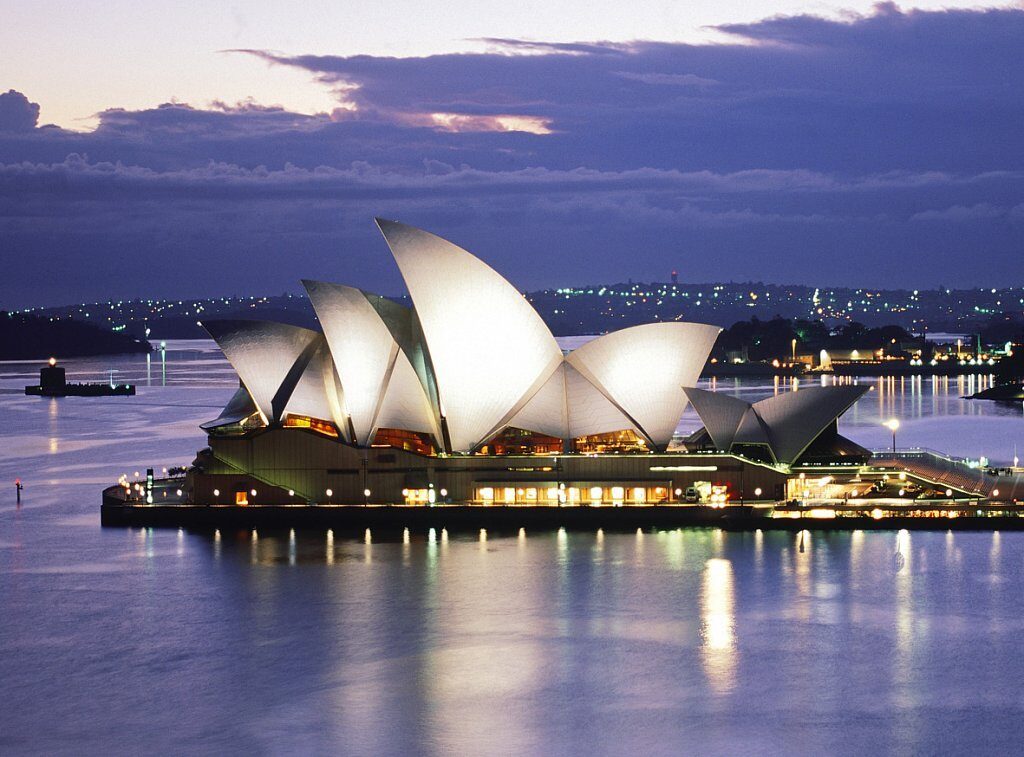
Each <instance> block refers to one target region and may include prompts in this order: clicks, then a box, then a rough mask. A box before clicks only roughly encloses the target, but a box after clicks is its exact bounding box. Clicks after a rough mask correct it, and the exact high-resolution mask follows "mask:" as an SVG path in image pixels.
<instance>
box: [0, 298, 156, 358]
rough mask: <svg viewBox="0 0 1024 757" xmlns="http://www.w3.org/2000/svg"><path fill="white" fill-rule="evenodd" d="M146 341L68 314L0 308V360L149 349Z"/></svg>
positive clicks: (117, 352)
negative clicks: (48, 314)
mask: <svg viewBox="0 0 1024 757" xmlns="http://www.w3.org/2000/svg"><path fill="white" fill-rule="evenodd" d="M151 350H152V347H151V346H150V344H149V342H147V341H146V340H144V339H136V338H135V337H132V336H128V335H127V334H120V333H116V332H114V331H110V330H109V329H104V328H101V327H99V326H94V325H93V324H91V323H82V322H80V321H73V320H71V319H70V318H61V319H54V320H50V319H49V318H46V317H40V316H33V315H24V314H20V313H7V312H5V311H2V310H0V360H32V359H35V358H41V359H45V358H48V357H51V356H54V357H59V358H65V357H81V356H87V355H113V354H119V353H128V352H143V353H145V352H149V351H151Z"/></svg>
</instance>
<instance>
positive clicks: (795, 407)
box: [686, 386, 868, 463]
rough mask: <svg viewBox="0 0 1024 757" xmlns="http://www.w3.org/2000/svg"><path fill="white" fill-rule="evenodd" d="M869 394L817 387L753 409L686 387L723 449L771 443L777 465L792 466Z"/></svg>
mask: <svg viewBox="0 0 1024 757" xmlns="http://www.w3.org/2000/svg"><path fill="white" fill-rule="evenodd" d="M867 390H868V388H867V387H866V386H812V387H808V388H806V389H799V390H796V391H792V392H785V393H783V394H778V395H775V396H773V397H768V398H766V399H763V400H760V401H758V402H755V403H753V404H750V403H748V402H744V401H743V400H741V399H737V398H735V397H729V396H727V395H721V394H716V393H714V392H709V391H706V390H704V389H694V388H687V389H686V394H687V395H688V396H689V398H690V401H691V402H692V403H693V406H694V409H695V410H696V411H697V414H698V415H699V416H700V419H701V421H703V423H704V429H705V430H706V431H707V432H708V435H709V436H710V437H711V439H712V441H713V442H714V443H715V446H716V447H718V449H721V450H726V451H728V450H729V448H730V447H731V446H732V445H733V444H766V445H768V447H769V448H770V449H771V451H772V454H773V455H774V456H775V459H776V460H777V461H779V462H780V463H792V462H794V461H796V460H797V459H798V458H799V457H800V455H801V454H803V452H804V450H806V449H807V447H808V446H809V445H810V444H811V442H813V441H814V440H815V439H816V438H817V437H818V435H819V434H821V432H822V431H824V430H825V429H826V428H828V426H829V424H831V423H832V422H833V421H835V420H836V419H837V418H838V417H839V416H840V415H842V414H843V413H844V412H846V410H847V409H848V408H849V407H850V406H851V405H852V404H853V403H854V402H856V401H857V400H858V399H859V398H860V397H861V396H862V395H863V394H864V393H865V392H866V391H867Z"/></svg>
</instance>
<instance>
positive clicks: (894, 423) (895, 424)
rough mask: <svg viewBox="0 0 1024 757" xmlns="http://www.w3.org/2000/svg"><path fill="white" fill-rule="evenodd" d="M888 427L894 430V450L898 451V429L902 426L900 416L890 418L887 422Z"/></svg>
mask: <svg viewBox="0 0 1024 757" xmlns="http://www.w3.org/2000/svg"><path fill="white" fill-rule="evenodd" d="M885 425H886V427H887V428H888V429H889V430H890V431H892V451H893V452H894V453H895V452H896V429H898V428H899V427H900V421H899V418H890V419H889V420H887V421H886V422H885Z"/></svg>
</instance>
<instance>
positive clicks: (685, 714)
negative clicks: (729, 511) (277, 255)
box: [0, 343, 1024, 754]
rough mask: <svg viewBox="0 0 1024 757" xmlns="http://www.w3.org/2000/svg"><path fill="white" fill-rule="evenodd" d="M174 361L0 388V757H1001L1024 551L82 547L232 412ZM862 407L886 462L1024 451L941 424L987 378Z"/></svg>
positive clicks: (927, 547) (1002, 429)
mask: <svg viewBox="0 0 1024 757" xmlns="http://www.w3.org/2000/svg"><path fill="white" fill-rule="evenodd" d="M168 347H169V350H168V353H167V357H166V363H164V362H163V361H162V360H161V357H160V355H159V354H158V355H156V356H154V357H153V358H152V359H151V360H150V362H149V365H148V366H147V362H146V360H145V358H116V359H95V360H82V361H67V363H66V365H67V367H68V375H69V379H71V378H73V379H75V380H89V381H96V380H103V378H104V377H106V376H107V375H108V374H107V370H109V369H111V368H114V369H117V370H118V373H116V374H115V378H116V380H117V381H119V382H125V381H129V382H133V383H137V384H139V387H140V388H139V394H138V396H137V397H135V398H74V399H62V400H46V399H40V398H35V397H25V396H24V395H22V394H21V390H22V389H21V388H22V386H23V385H24V384H26V383H32V381H31V379H33V378H34V377H35V376H36V375H37V374H36V370H37V368H38V366H37V365H36V364H35V363H21V364H12V363H7V364H0V423H2V427H3V429H4V431H3V436H2V444H0V681H2V687H3V688H2V690H3V692H4V696H3V698H2V700H3V701H2V703H0V752H2V753H3V754H22V753H39V752H45V753H67V754H83V753H104V754H117V753H124V754H128V753H139V752H141V751H144V750H156V751H159V752H176V753H198V754H224V753H280V752H297V753H328V752H330V753H350V754H442V753H445V754H450V753H472V754H476V753H494V754H557V753H590V754H622V753H651V754H678V753H704V754H737V753H777V752H783V751H784V752H790V753H792V752H796V753H865V752H878V753H936V752H946V751H952V750H962V751H967V750H971V751H972V752H975V753H993V754H994V753H1000V754H1003V753H1007V752H1010V751H1016V750H1017V749H1018V748H1019V740H1018V739H1017V738H1016V734H1017V733H1018V729H1019V723H1020V720H1021V717H1022V712H1021V710H1022V708H1024V696H1022V688H1021V681H1024V656H1022V655H1021V654H1020V651H1019V640H1020V638H1021V634H1022V632H1024V591H1022V590H1021V587H1022V583H1024V533H956V534H953V533H946V532H915V533H912V534H910V533H902V534H900V533H896V532H878V533H866V532H852V533H835V534H824V533H816V532H804V533H802V534H784V533H771V532H765V533H756V532H755V533H726V532H722V531H717V530H680V531H662V532H642V533H639V534H636V533H628V534H621V533H601V532H594V533H590V532H585V533H584V532H573V533H565V532H550V533H525V534H519V535H516V534H511V535H501V536H499V535H495V534H473V535H460V534H447V533H443V532H442V533H436V532H435V533H432V534H431V533H410V534H409V535H408V538H407V539H404V538H401V537H397V538H394V539H392V540H390V541H382V540H381V539H380V538H374V536H373V535H372V534H371V535H370V536H369V538H366V537H365V536H364V535H359V536H358V537H357V538H352V537H348V536H345V535H342V534H331V533H326V532H310V533H307V532H299V533H295V534H292V533H289V532H283V533H252V532H242V533H219V534H208V533H202V534H200V533H188V532H184V531H177V530H152V531H149V530H129V529H125V530H121V529H101V528H100V527H99V513H98V505H99V491H100V489H101V488H102V487H103V486H106V485H108V484H109V483H110V482H111V481H113V480H116V478H117V476H118V475H120V474H121V473H125V472H127V473H133V472H134V471H136V470H140V469H144V468H145V467H146V466H147V465H151V466H155V467H156V468H157V469H158V470H159V469H160V468H161V467H163V466H172V465H182V464H187V463H188V462H189V461H190V460H191V459H192V457H193V455H194V453H195V451H196V449H197V448H198V447H200V446H202V443H203V439H202V434H201V432H200V431H199V430H198V428H197V426H198V424H199V423H200V422H202V421H204V420H207V419H209V418H211V417H213V416H214V415H216V414H217V412H218V411H219V408H220V407H221V406H222V405H223V403H224V402H225V401H226V399H227V398H228V397H229V396H230V394H231V392H232V391H233V388H234V386H235V385H236V383H235V379H234V375H233V372H232V371H231V369H230V367H229V366H228V365H227V363H225V362H224V361H223V359H222V358H221V357H220V355H219V353H217V352H216V351H215V350H214V349H212V348H211V347H210V346H209V345H184V344H175V343H171V344H169V345H168ZM862 381H867V382H868V383H870V384H872V385H874V386H875V387H876V388H875V390H874V391H872V392H870V393H868V394H867V395H865V397H864V398H863V399H862V400H861V401H860V402H858V404H857V405H856V406H855V407H854V408H853V409H852V410H851V411H850V412H849V413H848V414H847V415H846V416H844V418H843V419H842V420H841V422H840V431H841V432H842V433H844V434H846V435H847V436H849V437H851V438H852V439H854V440H855V441H858V442H860V443H862V444H865V445H866V446H869V447H885V446H888V445H890V444H891V434H890V432H889V430H888V429H887V428H885V427H883V426H882V425H881V422H882V421H883V420H885V419H887V418H889V417H898V418H900V420H901V426H900V430H899V431H898V439H897V443H898V445H899V446H901V447H902V446H910V445H920V446H927V447H931V448H936V449H940V450H942V451H946V452H950V453H954V454H958V455H966V456H972V457H978V456H980V455H986V456H988V457H989V458H991V459H992V460H993V461H995V462H1008V461H1009V460H1010V458H1011V457H1012V455H1013V448H1014V444H1015V443H1020V444H1021V447H1022V448H1024V418H1022V415H1021V409H1020V407H1019V406H1013V405H1010V406H1000V405H995V404H993V403H981V402H969V401H965V400H962V399H960V396H961V395H963V394H968V393H970V392H971V391H973V390H975V387H976V386H977V382H979V381H983V379H974V380H973V381H974V382H975V386H971V380H970V379H966V378H965V379H963V380H962V381H958V380H957V379H949V380H948V382H947V380H946V379H938V378H937V379H931V378H927V377H926V378H922V379H910V378H907V379H895V380H887V379H881V380H878V379H862ZM717 388H718V389H719V390H723V391H730V392H734V393H737V394H739V395H740V396H743V397H744V398H748V399H757V398H758V397H760V396H767V395H768V394H771V393H772V392H773V391H775V386H774V382H772V381H771V380H767V381H765V380H757V381H750V380H744V381H731V380H729V381H726V380H719V381H718V385H717ZM781 388H783V389H784V388H785V387H784V386H783V387H781ZM978 388H980V387H978ZM695 423H696V420H695V417H691V416H689V415H688V416H687V417H686V418H684V420H683V423H682V424H681V429H683V430H686V429H687V428H688V427H689V426H688V424H690V426H692V425H694V424H695ZM15 477H20V478H21V479H22V480H23V481H24V483H25V491H24V493H23V502H22V504H21V506H20V507H19V506H17V505H16V504H15V490H14V485H13V481H14V479H15Z"/></svg>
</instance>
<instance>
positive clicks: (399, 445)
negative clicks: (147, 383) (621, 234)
mask: <svg viewBox="0 0 1024 757" xmlns="http://www.w3.org/2000/svg"><path fill="white" fill-rule="evenodd" d="M377 223H378V226H379V227H380V230H381V232H382V233H383V235H384V238H385V240H386V242H387V244H388V246H389V247H390V249H391V252H392V254H393V255H394V258H395V261H396V263H397V264H398V267H399V270H400V271H401V274H402V276H403V278H404V280H405V283H406V286H407V288H408V290H409V294H410V295H411V300H412V303H413V306H412V307H411V308H410V307H405V306H403V305H400V304H398V303H396V302H394V301H392V300H389V299H386V298H384V297H381V296H378V295H374V294H370V293H367V292H363V291H360V290H358V289H355V288H352V287H348V286H343V285H339V284H330V283H324V282H317V281H304V282H303V284H304V286H305V288H306V291H307V293H308V296H309V298H310V301H311V303H312V305H313V308H314V310H315V312H316V315H317V318H318V320H319V322H320V326H321V330H320V331H314V330H310V329H305V328H300V327H297V326H291V325H287V324H282V323H270V322H266V321H244V320H231V321H209V322H204V324H203V325H204V327H205V328H206V329H207V330H208V331H209V333H210V335H211V336H212V337H213V338H214V339H215V340H216V341H217V343H218V344H219V345H220V347H221V349H222V350H223V352H224V355H225V356H226V358H227V359H228V360H229V361H230V362H231V364H232V365H233V366H234V368H235V370H236V371H237V373H238V376H239V379H240V388H239V390H238V392H237V393H236V394H235V396H234V397H232V399H231V401H230V402H229V403H228V405H227V407H225V408H224V410H223V412H222V413H221V414H220V416H219V417H218V418H217V419H215V420H212V421H210V422H208V423H205V424H203V429H204V430H205V431H206V432H207V434H208V439H209V447H208V448H207V449H206V450H203V451H202V452H201V453H200V454H199V456H198V457H197V459H196V463H195V465H194V466H193V468H192V470H191V472H190V473H189V476H188V479H187V482H186V493H185V499H186V501H189V502H193V503H206V504H237V505H250V504H298V503H311V504H409V505H413V504H436V503H441V502H454V503H471V504H479V505H513V504H514V505H564V506H571V505H647V504H659V503H665V504H670V503H682V502H690V503H694V502H702V503H711V504H715V503H718V504H721V503H725V502H730V503H734V502H740V501H770V502H774V501H779V500H784V499H788V498H790V497H792V496H793V493H794V491H795V490H797V489H799V488H801V487H803V486H805V484H804V483H803V482H804V481H805V480H806V476H807V472H808V471H810V472H811V473H812V474H813V475H814V476H815V477H816V479H815V480H825V478H828V480H829V486H831V487H832V489H834V490H835V491H833V492H832V493H833V494H838V496H844V492H847V491H848V488H849V486H848V484H847V483H843V481H842V480H841V479H842V477H843V475H846V476H847V477H848V478H852V477H853V476H854V475H855V473H854V471H855V470H859V467H860V466H862V465H863V464H864V463H865V462H866V461H867V460H868V458H869V457H870V453H868V452H867V450H865V449H863V448H861V447H859V446H858V445H856V444H854V443H852V442H850V441H849V440H846V439H844V438H843V437H842V436H840V435H839V434H838V432H837V418H838V416H839V415H840V414H841V413H843V412H844V411H845V410H846V409H847V408H849V407H850V406H851V405H852V404H853V402H855V401H856V399H857V398H858V397H859V396H860V395H861V394H862V393H863V392H864V391H866V388H864V387H857V386H843V387H829V388H820V387H819V388H811V389H801V390H800V391H799V392H792V393H787V394H784V395H779V396H777V397H773V398H769V399H768V400H764V401H761V402H758V403H755V404H753V405H750V404H747V403H745V402H742V401H740V400H737V399H734V398H731V397H726V396H724V395H719V394H715V393H711V392H706V391H702V390H698V389H695V388H694V387H695V385H696V382H697V379H698V377H699V375H700V372H701V370H702V368H703V367H704V365H705V362H706V360H707V358H708V354H709V353H710V351H711V348H712V346H713V345H714V342H715V339H716V338H717V336H718V333H719V331H720V329H719V328H718V327H715V326H708V325H704V324H695V323H679V322H674V323H652V324H646V325H641V326H634V327H630V328H626V329H623V330H621V331H616V332H611V333H608V334H605V335H602V336H599V337H596V338H594V339H593V340H592V341H589V342H587V343H585V344H584V345H583V346H580V347H578V348H577V349H574V350H571V351H565V352H563V350H561V349H560V348H559V346H558V344H557V343H556V341H555V339H554V337H553V336H552V334H551V332H550V330H549V329H548V327H547V326H546V325H545V323H544V322H543V320H542V319H541V318H540V316H539V315H538V314H537V313H536V312H535V311H534V309H533V308H532V306H531V305H530V304H529V302H527V300H526V299H525V298H524V297H523V296H522V294H520V292H518V291H517V290H516V289H515V288H514V287H513V286H512V285H511V284H510V283H509V282H508V281H506V280H505V279H504V278H503V277H501V276H500V275H499V274H498V273H497V272H495V271H494V270H493V269H492V268H490V267H489V266H488V265H486V264H485V263H484V262H483V261H481V260H479V259H478V258H476V257H475V256H473V255H471V254H470V253H468V252H466V251H465V250H463V249H461V248H459V247H457V246H456V245H454V244H452V243H451V242H448V241H447V240H444V239H442V238H440V237H438V236H435V235H433V234H430V233H428V232H426V231H422V230H420V229H416V228H413V227H411V226H406V225H404V224H400V223H396V222H392V221H384V220H380V219H378V221H377ZM688 402H692V403H693V405H694V407H695V409H696V411H697V413H698V414H699V415H700V417H701V419H702V420H703V422H704V424H705V428H704V429H702V430H701V431H699V432H698V433H696V434H694V435H693V436H691V437H690V438H689V439H687V440H685V441H683V442H681V443H676V444H675V445H673V448H672V449H669V447H670V445H671V444H672V438H673V434H674V432H675V430H676V427H677V424H678V423H679V420H680V418H681V416H682V414H683V411H684V409H685V408H686V405H687V403H688ZM798 470H799V471H800V472H802V473H804V475H803V476H801V477H799V479H798V478H797V476H798V473H797V471H798ZM822 471H825V472H824V473H823V472H822ZM794 481H798V483H795V484H794V483H793V482H794ZM836 487H839V489H836ZM843 487H846V488H843Z"/></svg>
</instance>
